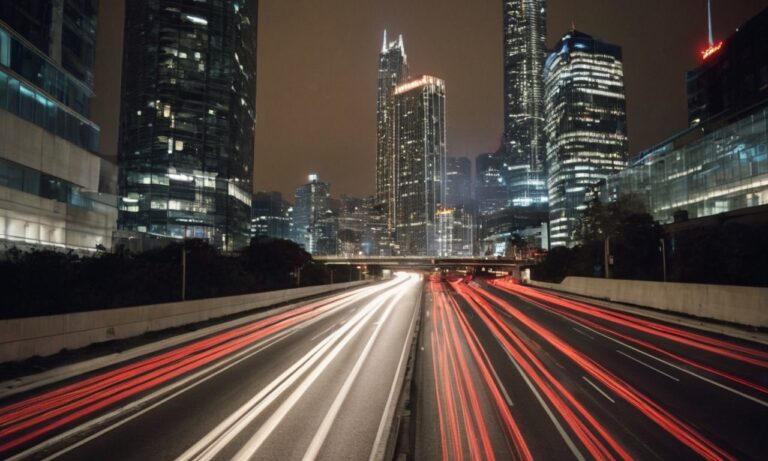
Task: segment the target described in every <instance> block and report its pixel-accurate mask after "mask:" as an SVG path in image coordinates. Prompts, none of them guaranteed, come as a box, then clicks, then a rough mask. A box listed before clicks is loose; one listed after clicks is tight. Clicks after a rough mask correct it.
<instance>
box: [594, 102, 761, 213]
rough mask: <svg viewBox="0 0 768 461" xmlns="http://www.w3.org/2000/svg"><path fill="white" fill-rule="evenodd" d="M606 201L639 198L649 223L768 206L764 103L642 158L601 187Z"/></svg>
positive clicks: (677, 138)
mask: <svg viewBox="0 0 768 461" xmlns="http://www.w3.org/2000/svg"><path fill="white" fill-rule="evenodd" d="M599 190H600V196H601V198H602V200H604V201H610V200H615V199H616V198H618V197H619V196H620V195H622V194H634V195H637V196H639V197H641V198H642V199H643V200H644V201H645V203H646V205H647V207H648V210H649V212H650V213H651V214H652V215H653V219H654V220H657V221H661V222H662V223H671V222H673V221H674V215H675V213H676V212H678V211H683V210H684V211H685V212H686V214H687V216H688V217H690V218H692V219H693V218H701V217H705V216H710V215H714V214H718V213H724V212H728V211H733V210H738V209H741V208H747V207H753V206H759V205H765V204H768V103H767V102H766V100H763V103H762V107H759V108H756V109H752V110H750V111H748V112H746V113H742V114H740V115H739V116H738V117H722V118H714V119H710V120H708V121H706V122H701V123H700V124H697V125H696V126H695V127H691V128H690V129H688V130H686V131H684V132H682V133H679V134H678V135H676V136H674V137H672V138H671V139H669V140H667V141H665V142H663V143H661V144H659V145H658V146H656V147H654V148H651V149H648V150H646V151H644V152H642V153H641V154H640V155H639V156H638V158H637V160H635V161H633V162H632V164H631V165H630V166H629V168H627V169H626V170H624V171H622V172H620V173H618V174H615V175H613V176H610V177H608V178H607V179H606V181H605V182H604V183H603V184H602V185H601V187H600V189H599Z"/></svg>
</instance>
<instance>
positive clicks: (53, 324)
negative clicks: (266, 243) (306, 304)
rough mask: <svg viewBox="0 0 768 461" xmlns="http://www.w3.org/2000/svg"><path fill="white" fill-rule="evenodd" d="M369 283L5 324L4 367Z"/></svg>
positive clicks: (1, 337) (1, 327) (1, 334)
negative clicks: (29, 359) (20, 361)
mask: <svg viewBox="0 0 768 461" xmlns="http://www.w3.org/2000/svg"><path fill="white" fill-rule="evenodd" d="M366 283H368V282H365V281H363V282H349V283H337V284H334V285H319V286H312V287H303V288H293V289H288V290H277V291H268V292H264V293H254V294H248V295H240V296H229V297H225V298H212V299H197V300H193V301H181V302H175V303H166V304H154V305H147V306H136V307H124V308H118V309H106V310H102V311H92V312H77V313H73V314H62V315H48V316H41V317H29V318H22V319H10V320H0V362H9V361H15V360H23V359H26V358H29V357H34V356H46V355H51V354H55V353H57V352H59V351H61V350H62V349H65V348H66V349H77V348H81V347H85V346H87V345H89V344H94V343H99V342H104V341H109V340H113V339H122V338H130V337H132V336H138V335H141V334H143V333H146V332H148V331H157V330H163V329H166V328H171V327H176V326H181V325H188V324H190V323H196V322H202V321H205V320H210V319H214V318H218V317H223V316H227V315H230V314H236V313H240V312H245V311H249V310H252V309H257V308H261V307H267V306H271V305H275V304H279V303H283V302H287V301H293V300H296V299H300V298H304V297H307V296H314V295H319V294H323V293H328V292H331V291H334V290H339V289H343V288H351V287H355V286H359V285H363V284H366Z"/></svg>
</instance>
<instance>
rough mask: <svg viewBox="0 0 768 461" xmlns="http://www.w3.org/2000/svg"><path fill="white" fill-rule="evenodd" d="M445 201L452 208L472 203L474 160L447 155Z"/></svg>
mask: <svg viewBox="0 0 768 461" xmlns="http://www.w3.org/2000/svg"><path fill="white" fill-rule="evenodd" d="M445 203H446V206H448V207H451V208H469V207H470V205H471V204H472V161H471V160H469V158H468V157H446V159H445Z"/></svg>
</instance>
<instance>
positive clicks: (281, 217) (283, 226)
mask: <svg viewBox="0 0 768 461" xmlns="http://www.w3.org/2000/svg"><path fill="white" fill-rule="evenodd" d="M291 211H292V208H291V205H290V203H288V202H287V201H285V200H283V194H281V193H280V192H277V191H271V192H256V193H255V194H253V198H252V199H251V236H252V237H258V236H266V237H271V238H276V239H285V240H289V239H290V238H291V236H292V235H291Z"/></svg>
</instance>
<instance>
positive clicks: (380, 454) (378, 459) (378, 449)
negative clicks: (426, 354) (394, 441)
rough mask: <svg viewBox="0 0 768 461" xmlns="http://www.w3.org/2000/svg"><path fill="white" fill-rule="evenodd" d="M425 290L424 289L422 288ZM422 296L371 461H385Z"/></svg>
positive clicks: (391, 388) (377, 433) (390, 390)
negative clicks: (388, 439)
mask: <svg viewBox="0 0 768 461" xmlns="http://www.w3.org/2000/svg"><path fill="white" fill-rule="evenodd" d="M422 289H423V288H422ZM421 296H422V291H421V289H420V291H419V300H418V301H417V302H416V308H415V309H414V310H413V315H412V317H411V323H410V326H409V327H408V331H407V332H406V334H407V335H408V336H406V341H405V344H403V351H402V352H401V353H400V362H398V364H397V370H396V371H395V379H394V380H392V387H390V388H389V396H388V397H387V403H386V404H385V405H384V412H383V413H382V415H381V421H380V422H379V428H378V430H377V431H376V438H375V439H374V441H373V446H372V449H371V455H370V456H369V457H368V460H369V461H383V459H384V455H385V452H386V448H387V442H386V440H385V438H384V434H389V429H390V428H391V427H392V422H393V418H394V416H395V406H396V405H397V401H396V400H395V396H396V395H398V394H396V392H397V390H398V389H400V386H401V385H402V381H403V376H404V374H405V369H404V368H403V366H404V365H405V363H406V360H407V359H408V351H409V350H410V348H411V341H412V340H413V328H414V326H415V325H416V317H417V314H418V312H419V309H420V308H421Z"/></svg>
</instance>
